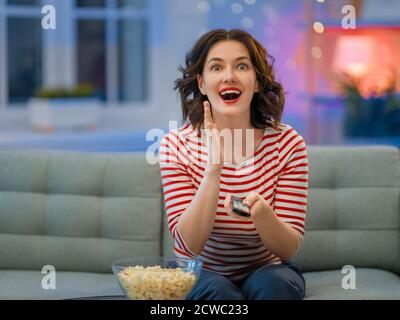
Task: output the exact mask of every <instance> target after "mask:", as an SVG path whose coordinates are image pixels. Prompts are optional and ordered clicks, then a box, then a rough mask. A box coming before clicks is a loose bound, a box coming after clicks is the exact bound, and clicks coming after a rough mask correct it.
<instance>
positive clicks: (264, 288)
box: [247, 273, 304, 299]
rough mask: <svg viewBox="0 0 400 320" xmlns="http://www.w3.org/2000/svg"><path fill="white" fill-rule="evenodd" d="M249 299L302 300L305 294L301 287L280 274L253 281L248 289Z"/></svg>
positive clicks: (272, 274)
mask: <svg viewBox="0 0 400 320" xmlns="http://www.w3.org/2000/svg"><path fill="white" fill-rule="evenodd" d="M247 295H248V298H249V299H302V298H303V297H304V293H303V292H302V289H301V288H299V286H298V285H297V284H296V283H294V282H292V281H291V280H290V279H287V278H285V277H282V276H281V275H280V274H275V273H271V274H268V275H266V276H265V277H263V278H262V279H259V280H258V281H253V282H252V283H251V285H250V287H249V288H248V289H247Z"/></svg>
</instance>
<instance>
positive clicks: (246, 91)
mask: <svg viewBox="0 0 400 320" xmlns="http://www.w3.org/2000/svg"><path fill="white" fill-rule="evenodd" d="M197 83H198V86H199V89H200V91H201V93H202V94H204V95H207V97H208V100H209V101H210V103H211V106H212V110H213V112H217V113H218V114H221V115H225V116H233V115H234V116H238V115H240V114H243V113H245V112H249V109H250V102H251V99H252V98H253V95H254V92H257V91H258V82H257V78H256V72H255V69H254V66H253V64H252V62H251V59H250V55H249V52H248V50H247V48H246V47H245V45H244V44H242V43H241V42H239V41H236V40H222V41H219V42H217V43H216V44H214V45H213V46H212V47H211V49H210V50H209V52H208V55H207V58H206V60H205V64H204V67H203V72H202V74H201V75H198V77H197Z"/></svg>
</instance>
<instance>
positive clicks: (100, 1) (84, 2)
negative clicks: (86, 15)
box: [76, 0, 105, 7]
mask: <svg viewBox="0 0 400 320" xmlns="http://www.w3.org/2000/svg"><path fill="white" fill-rule="evenodd" d="M76 4H77V6H78V7H104V5H105V0H77V2H76Z"/></svg>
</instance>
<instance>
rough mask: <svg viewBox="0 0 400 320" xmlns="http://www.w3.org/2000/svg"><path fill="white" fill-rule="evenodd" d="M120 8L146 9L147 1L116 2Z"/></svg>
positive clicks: (123, 0)
mask: <svg viewBox="0 0 400 320" xmlns="http://www.w3.org/2000/svg"><path fill="white" fill-rule="evenodd" d="M118 5H119V6H120V7H133V8H135V9H146V7H147V0H118Z"/></svg>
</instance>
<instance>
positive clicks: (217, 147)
mask: <svg viewBox="0 0 400 320" xmlns="http://www.w3.org/2000/svg"><path fill="white" fill-rule="evenodd" d="M203 105H204V129H205V130H204V131H203V132H204V134H205V136H203V139H204V140H205V144H206V147H207V152H208V161H207V167H206V172H208V173H214V172H219V173H220V172H221V171H222V167H223V165H224V148H223V145H222V143H221V137H220V133H219V130H218V127H217V125H216V124H215V123H214V120H213V118H212V115H211V105H210V103H209V102H208V101H204V102H203ZM202 135H203V134H202Z"/></svg>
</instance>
